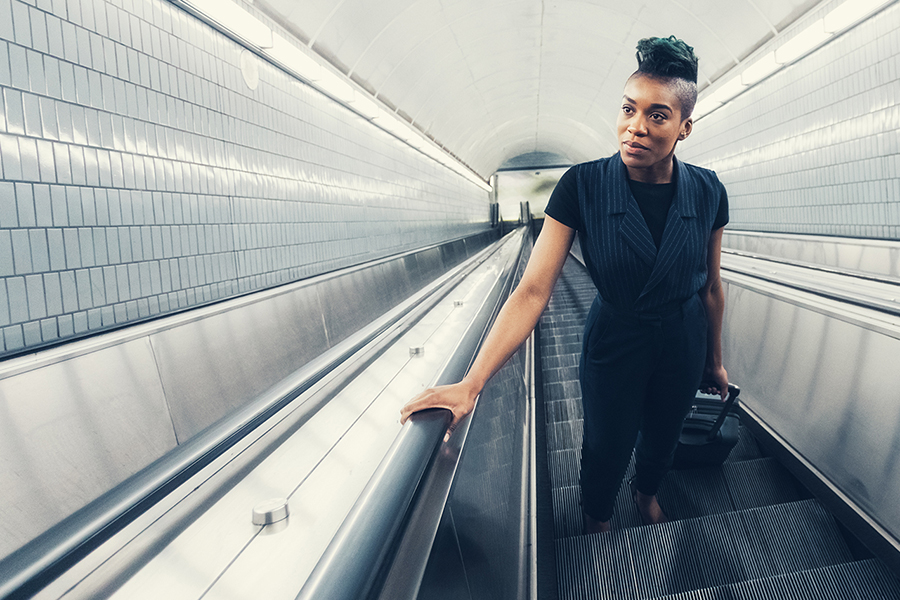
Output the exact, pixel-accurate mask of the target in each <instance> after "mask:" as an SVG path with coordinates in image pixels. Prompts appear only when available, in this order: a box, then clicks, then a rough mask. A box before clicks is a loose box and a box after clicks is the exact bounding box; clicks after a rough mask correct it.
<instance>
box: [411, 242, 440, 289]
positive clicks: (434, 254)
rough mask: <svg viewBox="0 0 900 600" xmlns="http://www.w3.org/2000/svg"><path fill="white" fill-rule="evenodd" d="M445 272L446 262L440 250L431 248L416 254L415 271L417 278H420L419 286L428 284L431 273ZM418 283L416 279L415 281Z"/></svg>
mask: <svg viewBox="0 0 900 600" xmlns="http://www.w3.org/2000/svg"><path fill="white" fill-rule="evenodd" d="M442 271H444V262H443V258H442V257H441V250H440V248H437V247H435V248H429V249H427V250H423V251H422V252H419V253H418V254H416V268H415V270H414V271H413V272H414V273H415V277H417V278H418V282H419V283H417V285H420V286H421V285H424V284H425V283H427V282H428V280H429V279H428V278H429V277H430V275H429V274H430V273H440V272H442ZM413 281H416V279H413Z"/></svg>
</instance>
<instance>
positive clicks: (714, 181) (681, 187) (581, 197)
mask: <svg viewBox="0 0 900 600" xmlns="http://www.w3.org/2000/svg"><path fill="white" fill-rule="evenodd" d="M674 162H675V164H674V174H673V177H674V181H675V196H674V198H673V199H672V205H671V207H670V208H669V213H668V215H667V217H666V224H665V229H664V230H663V236H662V241H661V242H660V246H659V250H657V248H656V244H655V243H654V242H653V237H652V236H651V234H650V230H649V229H648V228H647V223H646V222H645V221H644V217H643V215H642V214H641V209H640V207H639V206H638V204H637V200H635V199H634V196H633V195H632V194H631V189H630V188H629V186H628V174H627V171H626V167H625V164H624V163H623V162H622V160H621V158H620V157H619V154H618V153H616V154H615V155H613V156H610V157H609V158H603V159H600V160H596V161H593V162H588V163H583V164H580V165H576V166H575V167H573V168H574V169H575V175H576V182H577V189H578V208H579V212H580V221H581V222H580V223H578V224H577V226H576V229H578V231H579V235H580V236H581V246H582V252H583V253H584V258H585V263H586V266H587V268H588V271H589V272H590V275H591V278H592V279H593V281H594V285H596V286H597V290H598V292H599V293H600V297H601V298H602V299H603V301H604V302H609V303H610V304H612V305H613V306H615V307H616V308H619V309H624V310H634V311H637V312H654V311H659V310H664V309H668V308H670V307H672V306H674V305H676V304H680V303H681V302H683V301H684V300H687V299H688V298H690V297H691V296H692V295H694V294H696V293H697V292H698V291H699V290H700V288H702V287H703V285H704V284H705V283H706V254H707V248H708V245H709V237H710V233H711V232H712V226H713V223H714V221H715V218H716V213H717V211H718V208H719V201H720V199H721V197H722V194H723V193H724V187H723V186H722V183H721V182H720V181H719V179H718V177H716V174H715V173H714V172H713V171H710V170H708V169H703V168H700V167H696V166H694V165H689V164H686V163H683V162H681V161H679V160H677V159H675V161H674ZM548 214H550V213H548ZM550 216H553V215H552V214H550ZM566 224H567V225H568V223H566Z"/></svg>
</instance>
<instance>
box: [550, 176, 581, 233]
mask: <svg viewBox="0 0 900 600" xmlns="http://www.w3.org/2000/svg"><path fill="white" fill-rule="evenodd" d="M544 214H546V215H549V216H551V217H553V218H554V219H556V220H557V221H559V222H560V223H562V224H563V225H565V226H566V227H571V228H572V229H576V230H580V229H581V207H580V206H579V204H578V182H577V179H576V175H575V167H571V168H570V169H569V170H568V171H566V172H565V173H563V176H562V177H560V178H559V182H558V183H557V184H556V188H555V189H554V190H553V193H552V194H550V200H549V201H548V202H547V208H545V209H544Z"/></svg>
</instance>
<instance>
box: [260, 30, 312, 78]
mask: <svg viewBox="0 0 900 600" xmlns="http://www.w3.org/2000/svg"><path fill="white" fill-rule="evenodd" d="M265 53H266V54H267V55H269V57H271V58H273V59H274V60H276V61H278V62H279V63H281V64H282V66H284V67H285V68H287V69H290V70H291V71H293V72H294V73H295V74H296V75H298V76H300V77H302V78H303V79H305V80H306V81H318V80H319V79H321V78H322V65H320V64H319V63H318V62H316V60H315V59H314V58H313V57H311V56H309V55H308V54H306V53H305V52H303V51H302V50H300V48H298V47H297V46H295V45H293V44H292V43H290V42H289V41H287V40H286V39H284V38H283V37H281V36H280V35H277V34H276V35H273V36H272V47H271V48H268V49H267V50H266V51H265Z"/></svg>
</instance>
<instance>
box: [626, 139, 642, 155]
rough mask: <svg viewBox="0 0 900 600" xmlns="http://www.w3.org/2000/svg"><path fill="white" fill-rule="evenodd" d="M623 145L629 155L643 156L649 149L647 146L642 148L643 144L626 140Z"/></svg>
mask: <svg viewBox="0 0 900 600" xmlns="http://www.w3.org/2000/svg"><path fill="white" fill-rule="evenodd" d="M622 145H623V146H625V151H626V152H627V153H628V154H634V155H638V154H643V153H644V152H647V150H648V148H647V147H646V146H642V145H641V144H639V143H637V142H632V141H629V140H625V141H624V142H622Z"/></svg>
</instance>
